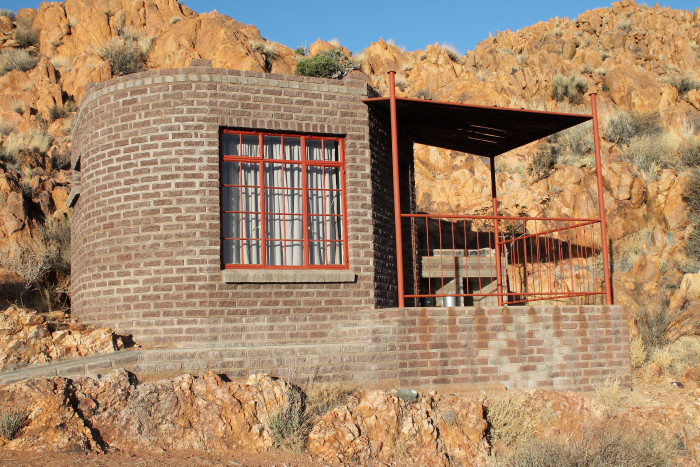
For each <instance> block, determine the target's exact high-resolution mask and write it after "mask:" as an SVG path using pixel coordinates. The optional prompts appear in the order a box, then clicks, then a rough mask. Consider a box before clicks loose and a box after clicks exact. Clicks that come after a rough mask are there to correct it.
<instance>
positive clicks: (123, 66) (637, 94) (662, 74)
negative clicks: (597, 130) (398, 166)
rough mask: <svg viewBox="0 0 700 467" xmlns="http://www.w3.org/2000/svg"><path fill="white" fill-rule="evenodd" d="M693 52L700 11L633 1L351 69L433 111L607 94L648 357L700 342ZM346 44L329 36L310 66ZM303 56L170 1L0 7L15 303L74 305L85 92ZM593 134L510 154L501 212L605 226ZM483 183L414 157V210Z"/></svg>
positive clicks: (445, 205) (472, 195)
mask: <svg viewBox="0 0 700 467" xmlns="http://www.w3.org/2000/svg"><path fill="white" fill-rule="evenodd" d="M699 44H700V9H697V8H696V9H695V11H693V12H690V11H677V10H671V9H669V8H664V9H662V8H659V7H647V6H641V5H637V4H635V3H634V2H633V1H632V0H624V1H621V2H616V3H614V4H613V5H612V6H611V7H610V8H602V9H596V10H592V11H587V12H585V13H583V14H582V15H581V16H579V17H578V18H575V19H568V18H555V19H550V20H549V21H547V22H540V23H538V24H535V25H532V26H530V27H527V28H524V29H522V30H520V31H516V32H511V31H506V32H500V33H498V34H497V35H496V36H495V37H489V38H488V39H485V40H484V41H482V42H481V43H480V44H479V45H478V46H477V47H476V49H475V50H473V51H468V52H467V53H466V54H465V55H461V54H459V53H458V52H456V51H454V50H452V49H450V48H449V47H444V46H440V45H438V44H435V45H428V46H427V47H426V49H425V50H417V51H411V52H408V51H405V50H402V49H401V48H399V47H397V46H396V45H394V44H391V43H387V42H385V41H383V40H381V39H379V40H378V41H377V42H374V43H372V44H370V45H369V46H368V47H367V48H366V49H365V51H364V52H363V53H362V55H361V56H357V57H355V59H356V60H358V61H359V62H360V63H361V70H362V71H363V72H364V73H365V74H366V75H367V80H368V82H369V83H370V84H372V85H373V86H374V87H375V88H376V89H378V90H379V91H380V92H382V93H386V92H387V83H386V72H387V71H389V70H396V71H397V72H398V76H397V85H398V88H399V95H403V96H412V97H417V98H424V99H440V100H449V101H458V102H466V103H472V104H488V105H499V106H504V107H522V108H530V109H547V110H559V111H571V112H589V101H588V97H587V93H588V92H593V91H594V92H597V93H598V96H599V113H600V116H601V121H602V128H601V129H602V134H603V141H602V150H603V163H604V166H605V167H604V174H603V175H604V182H605V190H606V199H605V202H606V208H607V216H608V222H609V234H610V237H611V240H612V243H613V252H614V258H613V264H614V274H613V278H614V294H615V301H616V303H621V304H626V305H629V306H630V307H631V308H632V310H633V311H634V313H635V316H634V323H633V324H635V325H636V326H635V330H636V329H637V328H639V335H640V338H641V339H642V340H641V344H643V351H644V353H645V355H646V356H647V357H648V358H650V357H651V352H652V350H654V348H657V347H659V348H660V347H662V346H663V345H664V344H665V343H666V341H667V340H670V341H673V340H675V339H677V338H678V337H679V336H681V335H687V334H690V335H697V334H698V333H699V332H700V331H699V330H700V326H699V324H698V323H700V274H699V273H698V270H699V268H700V215H698V211H700V182H698V176H697V169H698V164H699V163H700V139H699V133H700V131H699V130H700V71H699V70H700V51H699V50H698V46H699ZM336 47H341V45H340V44H329V43H325V42H321V41H317V42H315V43H314V44H312V45H311V46H310V47H309V50H307V51H304V53H306V54H307V55H314V54H315V53H317V52H319V51H321V50H326V49H333V48H336ZM344 51H345V52H346V53H347V50H344ZM299 56H300V55H299V54H298V53H297V52H296V51H293V50H292V49H290V48H288V47H286V46H284V45H281V44H277V43H269V42H268V41H266V40H265V39H264V38H263V37H261V35H260V32H259V31H258V30H257V29H256V28H255V27H253V26H250V25H244V24H242V23H239V22H237V21H235V20H234V19H231V18H229V17H227V16H223V15H220V14H218V13H216V12H212V13H205V14H197V13H195V12H193V11H191V10H189V9H188V8H187V7H186V6H184V5H182V4H181V3H180V2H177V1H175V0H153V1H143V0H137V1H133V0H129V1H127V0H99V1H87V0H66V1H65V2H63V3H58V2H56V3H48V2H47V3H43V4H41V5H40V7H39V8H38V9H37V10H33V9H23V10H20V11H19V12H16V14H15V13H14V12H8V11H2V12H0V135H1V137H2V145H1V146H0V174H1V176H0V213H1V215H0V220H1V222H0V249H1V250H2V251H4V252H6V253H5V254H3V255H1V258H2V259H1V260H0V265H2V266H3V268H4V271H5V272H4V276H3V280H4V284H5V285H4V288H3V290H2V291H3V292H4V293H5V295H6V296H7V297H8V298H10V299H16V298H17V297H18V296H19V297H21V298H24V299H26V300H31V298H32V297H34V298H35V301H37V302H41V303H38V304H37V306H41V307H44V308H48V309H52V308H57V307H58V308H65V307H66V306H67V305H66V304H67V299H68V297H67V294H68V291H69V280H68V276H67V270H68V266H69V265H68V264H67V260H66V258H67V251H68V247H69V245H68V240H67V237H66V232H67V230H66V219H67V217H68V216H69V215H70V214H69V209H68V208H67V207H66V204H65V203H66V197H67V195H68V193H69V191H70V171H69V170H68V169H69V167H68V154H69V152H70V129H71V119H72V117H73V116H74V115H75V111H76V109H77V105H79V103H80V99H81V97H82V95H83V91H84V89H85V86H86V85H87V83H89V82H91V81H98V82H99V81H104V80H107V79H109V78H110V77H112V76H113V75H117V74H122V73H129V72H134V71H138V70H141V69H146V68H163V67H179V66H186V65H188V64H189V62H190V61H191V60H192V59H195V58H203V59H211V60H212V61H213V65H214V66H215V67H227V68H235V69H241V70H254V71H261V72H275V73H292V72H293V70H294V67H295V64H296V60H297V59H298V57H299ZM591 133H592V129H591V127H590V126H585V125H584V126H582V127H580V128H576V129H572V130H569V131H567V132H564V133H562V134H560V135H558V136H557V137H552V138H548V139H547V141H542V142H540V143H537V144H532V145H530V146H529V147H525V148H521V149H519V150H516V151H513V152H511V153H509V154H507V155H504V156H502V157H500V158H499V160H498V161H497V167H496V168H497V171H498V185H499V187H498V190H499V193H501V194H502V197H501V200H502V205H503V206H504V207H507V206H516V204H517V205H519V206H525V207H526V212H527V213H528V214H530V215H535V214H543V215H550V216H567V215H578V216H587V215H595V213H596V212H597V204H596V200H595V193H594V192H593V191H591V189H590V187H591V186H594V177H595V174H594V172H593V170H592V160H593V158H592V144H591V143H590V141H591ZM487 173H488V166H486V165H485V164H484V162H483V161H482V160H481V159H479V158H476V157H472V156H469V155H464V154H454V153H448V152H445V151H441V150H437V149H435V148H425V147H418V148H417V173H416V178H417V182H418V187H419V188H418V190H419V192H418V203H419V207H420V209H422V210H424V211H429V212H439V213H471V212H475V211H478V210H480V209H484V208H488V206H489V189H490V188H489V183H488V176H487ZM689 206H695V208H696V209H695V211H693V209H690V208H689ZM519 209H521V208H519ZM28 264H33V265H36V267H27V265H28ZM30 292H31V293H30ZM36 292H41V294H38V293H36ZM39 298H41V299H40V300H39ZM635 333H636V331H635ZM633 335H636V334H633Z"/></svg>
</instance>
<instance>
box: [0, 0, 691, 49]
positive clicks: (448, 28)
mask: <svg viewBox="0 0 700 467" xmlns="http://www.w3.org/2000/svg"><path fill="white" fill-rule="evenodd" d="M39 3H40V2H39V1H32V0H2V1H0V8H5V9H12V10H17V9H18V8H24V7H30V8H36V7H37V5H39ZM611 3H612V2H610V3H606V2H605V1H601V0H577V1H570V0H563V1H562V0H531V1H524V0H482V1H473V0H468V1H464V0H462V1H445V0H432V1H430V2H425V1H417V0H403V1H400V2H398V1H394V0H385V1H382V0H353V1H351V2H339V1H332V0H323V1H321V0H314V1H311V0H309V1H302V0H299V1H289V0H287V1H283V0H279V1H265V0H260V1H251V0H246V1H228V2H227V1H225V0H224V1H221V0H216V1H215V0H184V4H185V5H187V6H188V7H189V8H191V9H193V10H195V11H197V12H199V13H203V12H207V11H211V10H214V9H216V10H217V11H218V12H219V13H222V14H225V15H228V16H230V17H232V18H233V19H235V20H237V21H240V22H242V23H246V24H252V25H254V26H255V27H257V28H258V29H259V30H260V34H261V35H262V36H263V37H265V38H267V39H269V40H271V41H276V42H279V43H281V44H283V45H286V46H288V47H291V48H293V49H294V48H296V47H299V46H308V45H309V44H311V43H312V42H314V41H315V40H316V38H318V37H320V38H321V39H323V40H329V39H333V38H336V39H338V40H340V42H341V44H343V45H344V46H345V47H347V48H348V49H349V50H350V51H351V52H357V51H361V50H362V49H364V48H365V47H367V46H368V45H369V44H370V43H371V42H374V41H376V40H377V39H379V38H380V37H382V38H384V39H385V40H388V39H393V40H394V42H395V43H396V44H397V45H399V46H403V47H405V48H406V49H407V50H416V49H424V48H425V46H426V45H428V44H433V43H435V42H439V43H441V44H450V45H453V46H455V47H456V48H457V50H458V51H459V52H460V53H464V52H465V51H466V50H473V49H474V47H475V46H476V44H477V43H478V42H480V41H481V40H483V39H485V38H487V37H488V35H489V32H491V33H493V34H496V31H505V30H506V29H511V30H517V29H520V28H523V27H525V26H529V25H531V24H534V23H536V22H538V21H546V20H548V19H549V18H553V17H555V16H559V17H562V18H563V17H569V18H571V19H573V18H575V17H576V16H578V15H579V14H581V13H582V12H584V11H586V10H589V9H592V8H599V7H605V6H609V5H610V4H611ZM651 4H652V5H653V3H651ZM659 4H660V5H661V6H669V7H671V8H674V9H686V10H691V11H692V10H693V9H694V8H695V7H696V6H698V3H697V0H661V1H659Z"/></svg>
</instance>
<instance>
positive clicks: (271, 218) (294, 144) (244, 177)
mask: <svg viewBox="0 0 700 467" xmlns="http://www.w3.org/2000/svg"><path fill="white" fill-rule="evenodd" d="M222 145H223V153H224V155H234V156H251V157H258V155H259V143H258V137H257V136H254V135H242V136H239V135H231V134H225V135H224V137H223V141H222ZM324 146H325V147H324ZM239 149H240V152H239ZM263 154H264V157H265V158H266V159H280V162H279V163H277V162H274V163H273V162H270V163H265V167H264V196H265V199H264V204H265V208H264V209H265V219H264V220H263V219H261V205H260V197H261V191H260V188H259V185H260V165H259V162H257V161H255V162H253V160H251V162H250V163H247V162H230V161H224V162H223V174H222V181H223V184H224V185H234V186H230V187H228V186H224V187H223V196H222V203H223V211H231V212H230V213H227V212H224V213H223V222H224V237H225V238H227V239H228V240H224V262H225V263H226V264H250V265H255V264H261V262H262V241H261V240H262V238H261V235H262V232H261V228H260V227H261V222H262V221H264V222H265V256H266V264H267V265H270V266H303V265H304V242H303V239H304V230H303V229H304V222H303V212H304V211H303V203H304V196H303V191H302V176H303V174H302V166H301V164H300V163H295V162H296V161H299V162H301V138H298V137H280V136H272V135H269V136H264V137H263ZM306 157H307V160H308V161H323V160H326V161H338V160H339V155H338V146H337V142H335V141H332V140H330V141H329V140H324V142H323V143H322V141H321V140H309V139H307V141H306ZM282 160H284V161H292V162H284V163H283V162H282ZM306 184H307V200H306V202H307V206H306V208H307V212H308V218H307V223H308V239H309V250H308V255H309V264H310V265H331V264H342V263H343V246H342V242H339V241H338V242H329V241H328V240H341V239H342V220H341V219H342V217H341V216H342V205H341V194H340V188H341V185H340V168H338V167H321V166H313V165H307V172H306Z"/></svg>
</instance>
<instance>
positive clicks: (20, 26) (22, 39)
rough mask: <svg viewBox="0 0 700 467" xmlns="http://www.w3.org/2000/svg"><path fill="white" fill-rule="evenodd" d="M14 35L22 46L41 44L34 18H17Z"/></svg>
mask: <svg viewBox="0 0 700 467" xmlns="http://www.w3.org/2000/svg"><path fill="white" fill-rule="evenodd" d="M13 36H14V38H15V40H16V41H17V42H18V43H19V46H20V47H22V48H27V47H32V46H33V47H38V46H39V30H38V29H34V27H33V26H32V20H31V19H29V18H20V19H18V20H17V22H16V23H15V31H14V34H13Z"/></svg>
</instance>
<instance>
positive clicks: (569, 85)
mask: <svg viewBox="0 0 700 467" xmlns="http://www.w3.org/2000/svg"><path fill="white" fill-rule="evenodd" d="M586 91H588V82H587V81H586V79H585V78H583V77H582V76H579V75H577V74H572V75H571V76H569V77H568V78H567V77H566V76H564V75H560V74H557V75H554V77H553V78H552V98H553V99H554V100H556V101H563V100H564V99H568V100H569V102H570V103H572V104H580V103H581V102H582V101H583V94H584V93H585V92H586Z"/></svg>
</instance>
